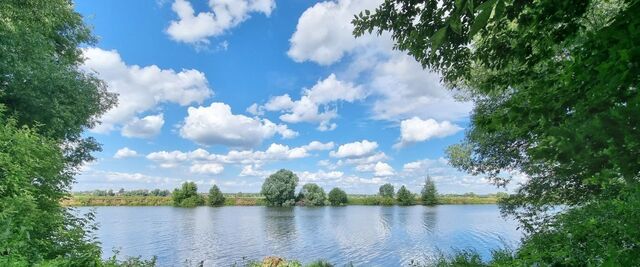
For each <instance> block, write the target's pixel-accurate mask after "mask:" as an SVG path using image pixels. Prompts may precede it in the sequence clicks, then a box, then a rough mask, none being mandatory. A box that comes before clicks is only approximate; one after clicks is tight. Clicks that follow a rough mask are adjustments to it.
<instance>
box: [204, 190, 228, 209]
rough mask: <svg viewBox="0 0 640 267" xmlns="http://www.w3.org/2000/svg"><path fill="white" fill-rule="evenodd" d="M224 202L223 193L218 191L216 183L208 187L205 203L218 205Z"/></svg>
mask: <svg viewBox="0 0 640 267" xmlns="http://www.w3.org/2000/svg"><path fill="white" fill-rule="evenodd" d="M223 204H224V195H222V192H220V188H218V186H217V185H213V186H212V187H211V189H209V195H208V196H207V205H209V206H212V207H213V206H220V205H223Z"/></svg>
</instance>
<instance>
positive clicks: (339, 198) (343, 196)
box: [329, 187, 348, 206]
mask: <svg viewBox="0 0 640 267" xmlns="http://www.w3.org/2000/svg"><path fill="white" fill-rule="evenodd" d="M347 200H348V199H347V193H346V192H344V190H342V189H340V188H338V187H335V188H333V189H331V191H329V203H331V205H334V206H338V205H344V204H347Z"/></svg>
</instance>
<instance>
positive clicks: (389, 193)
mask: <svg viewBox="0 0 640 267" xmlns="http://www.w3.org/2000/svg"><path fill="white" fill-rule="evenodd" d="M394 191H395V188H393V185H392V184H383V185H381V186H380V189H379V190H378V194H380V196H381V197H384V198H393V196H394V194H395V192H394Z"/></svg>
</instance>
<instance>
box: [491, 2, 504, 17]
mask: <svg viewBox="0 0 640 267" xmlns="http://www.w3.org/2000/svg"><path fill="white" fill-rule="evenodd" d="M502 15H504V0H499V1H498V2H497V3H496V7H495V12H494V13H493V19H494V20H499V19H501V18H502Z"/></svg>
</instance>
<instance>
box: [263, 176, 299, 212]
mask: <svg viewBox="0 0 640 267" xmlns="http://www.w3.org/2000/svg"><path fill="white" fill-rule="evenodd" d="M297 185H298V176H297V175H296V174H295V173H293V172H292V171H290V170H285V169H281V170H279V171H277V172H275V173H274V174H271V175H269V177H267V179H265V180H264V183H263V184H262V190H261V191H260V192H261V193H262V195H263V196H264V197H265V200H266V202H267V204H268V205H271V206H293V205H294V204H295V190H296V186H297Z"/></svg>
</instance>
